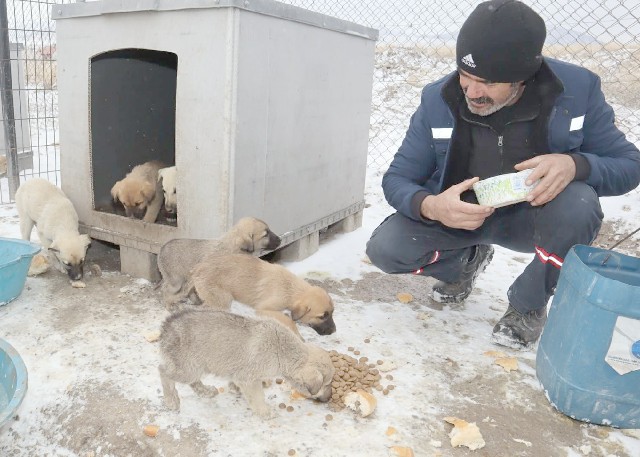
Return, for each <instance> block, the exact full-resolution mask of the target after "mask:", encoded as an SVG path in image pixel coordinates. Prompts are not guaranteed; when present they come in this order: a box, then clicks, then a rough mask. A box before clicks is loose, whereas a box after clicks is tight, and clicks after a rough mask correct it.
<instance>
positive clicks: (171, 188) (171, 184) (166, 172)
mask: <svg viewBox="0 0 640 457" xmlns="http://www.w3.org/2000/svg"><path fill="white" fill-rule="evenodd" d="M176 179H177V172H176V166H175V165H174V166H173V167H167V168H161V169H160V170H158V181H160V184H161V185H162V192H163V193H164V208H165V209H166V210H167V213H169V214H170V215H171V216H173V217H175V216H176V215H177V213H178V194H177V192H176Z"/></svg>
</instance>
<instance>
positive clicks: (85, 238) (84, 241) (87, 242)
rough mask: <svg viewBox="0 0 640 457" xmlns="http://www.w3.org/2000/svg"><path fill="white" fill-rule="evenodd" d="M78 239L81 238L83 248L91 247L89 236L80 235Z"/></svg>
mask: <svg viewBox="0 0 640 457" xmlns="http://www.w3.org/2000/svg"><path fill="white" fill-rule="evenodd" d="M80 238H82V241H83V243H84V246H85V248H89V247H90V246H91V237H90V236H89V235H80Z"/></svg>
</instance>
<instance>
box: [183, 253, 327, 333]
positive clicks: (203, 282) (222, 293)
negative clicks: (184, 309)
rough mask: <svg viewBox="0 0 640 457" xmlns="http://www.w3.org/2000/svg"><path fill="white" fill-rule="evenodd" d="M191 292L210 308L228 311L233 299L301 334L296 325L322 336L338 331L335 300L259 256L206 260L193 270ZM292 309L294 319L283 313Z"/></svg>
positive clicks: (216, 257) (232, 255)
mask: <svg viewBox="0 0 640 457" xmlns="http://www.w3.org/2000/svg"><path fill="white" fill-rule="evenodd" d="M189 285H190V287H189V290H190V291H191V290H192V291H193V292H195V293H196V294H197V295H198V298H199V299H200V300H202V301H203V302H204V303H205V304H206V305H209V306H213V307H215V308H218V309H228V308H229V306H230V305H231V302H232V301H233V300H237V301H239V302H240V303H243V304H245V305H248V306H251V307H252V308H254V309H255V310H256V313H258V314H259V315H262V316H268V317H271V318H274V319H276V320H278V321H280V322H281V323H283V324H284V325H286V326H287V327H289V328H290V329H291V330H292V331H293V332H295V333H296V334H298V336H299V333H298V329H297V327H296V325H295V323H296V322H298V323H301V324H303V325H308V326H309V327H311V328H312V329H314V330H315V331H316V332H317V333H318V334H319V335H330V334H332V333H333V332H335V331H336V325H335V323H334V322H333V301H332V300H331V297H330V296H329V294H328V293H327V292H326V291H325V290H324V289H323V288H321V287H318V286H312V285H311V284H309V283H308V282H306V281H305V280H304V279H301V278H299V277H298V276H296V275H295V274H293V273H292V272H290V271H289V270H287V269H286V268H285V267H283V266H281V265H277V264H272V263H269V262H266V261H264V260H262V259H260V258H258V257H253V256H247V255H242V254H227V255H215V256H207V257H205V258H204V259H203V260H202V261H201V262H200V263H199V264H198V265H197V266H196V267H195V268H194V269H193V271H192V273H191V279H190V283H189ZM285 310H289V311H290V312H291V317H289V316H287V315H286V314H284V313H283V311H285Z"/></svg>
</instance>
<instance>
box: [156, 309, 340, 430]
mask: <svg viewBox="0 0 640 457" xmlns="http://www.w3.org/2000/svg"><path fill="white" fill-rule="evenodd" d="M160 357H161V359H162V364H161V365H160V366H159V367H158V370H159V372H160V379H161V381H162V390H163V393H164V402H165V404H166V405H167V406H168V407H169V408H171V409H176V410H177V409H179V408H180V398H179V397H178V391H177V390H176V388H175V383H176V382H180V383H185V384H189V385H190V386H191V388H192V389H193V390H194V391H195V392H196V394H198V395H199V396H202V397H215V396H216V395H217V394H218V390H217V389H216V388H215V387H208V386H205V385H204V384H203V383H202V381H201V378H202V377H203V376H204V375H206V374H212V375H214V376H218V377H222V378H226V379H228V380H229V381H231V382H232V383H233V384H234V385H235V386H236V387H238V388H239V389H240V392H242V394H243V395H244V397H245V398H246V400H247V403H249V406H250V407H251V409H252V410H253V412H254V413H256V414H257V415H258V416H260V417H262V418H264V419H268V418H270V417H273V416H274V411H273V409H272V408H270V407H269V406H268V405H267V403H266V402H265V399H264V392H263V389H262V381H263V380H268V379H273V378H275V377H279V376H281V377H283V378H284V379H285V380H287V381H288V382H289V383H290V384H291V386H292V387H294V388H295V389H296V390H298V391H299V392H300V393H302V394H303V395H304V396H306V397H309V398H314V399H316V400H320V401H323V402H327V401H329V400H330V399H331V393H332V390H331V382H332V380H333V375H334V371H335V369H334V367H333V363H332V362H331V357H330V356H329V354H328V353H327V352H326V351H324V350H323V349H321V348H319V347H317V346H314V345H311V344H308V343H307V344H305V343H303V342H302V341H301V340H300V339H298V338H296V336H295V335H294V334H293V333H292V332H291V331H290V330H289V329H287V328H285V327H284V326H282V325H280V324H279V323H278V322H275V321H273V320H271V319H265V320H256V319H251V318H249V317H244V316H238V315H235V314H230V313H226V312H222V311H215V310H212V309H206V308H204V309H202V308H200V309H191V310H183V311H180V312H178V313H175V314H173V315H171V316H169V317H168V318H167V319H166V320H165V322H164V324H163V325H162V332H161V336H160Z"/></svg>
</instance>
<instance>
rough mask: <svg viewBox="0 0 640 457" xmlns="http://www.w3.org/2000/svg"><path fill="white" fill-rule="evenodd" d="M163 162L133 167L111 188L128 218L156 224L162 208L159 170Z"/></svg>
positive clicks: (112, 194) (154, 161)
mask: <svg viewBox="0 0 640 457" xmlns="http://www.w3.org/2000/svg"><path fill="white" fill-rule="evenodd" d="M163 167H164V164H163V163H162V162H159V161H157V160H152V161H151V162H145V163H143V164H141V165H136V166H135V167H133V170H131V172H130V173H127V175H126V176H125V177H124V178H123V179H121V180H120V181H117V182H116V183H115V184H114V185H113V187H112V188H111V196H112V197H113V199H114V200H115V201H119V202H120V203H122V205H123V206H124V211H125V213H126V215H127V217H135V218H138V219H142V220H143V221H145V222H155V221H156V219H157V218H158V213H159V212H160V208H162V200H163V196H162V185H161V184H160V183H159V182H158V170H160V169H161V168H163Z"/></svg>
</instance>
